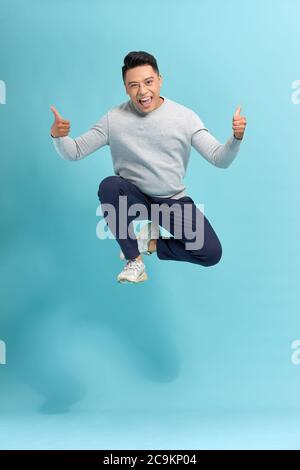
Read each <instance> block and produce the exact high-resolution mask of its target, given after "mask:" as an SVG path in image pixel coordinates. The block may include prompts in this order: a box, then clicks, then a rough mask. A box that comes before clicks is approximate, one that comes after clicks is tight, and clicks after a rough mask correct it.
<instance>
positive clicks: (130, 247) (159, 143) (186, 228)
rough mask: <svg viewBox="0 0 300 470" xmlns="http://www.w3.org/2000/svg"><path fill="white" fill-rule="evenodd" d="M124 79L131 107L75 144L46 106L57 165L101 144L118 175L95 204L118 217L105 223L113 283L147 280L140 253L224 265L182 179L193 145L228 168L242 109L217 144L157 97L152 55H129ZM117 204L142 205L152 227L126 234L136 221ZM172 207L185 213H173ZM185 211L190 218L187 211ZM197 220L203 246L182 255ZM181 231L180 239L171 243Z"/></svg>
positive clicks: (187, 114) (191, 117) (114, 111)
mask: <svg viewBox="0 0 300 470" xmlns="http://www.w3.org/2000/svg"><path fill="white" fill-rule="evenodd" d="M122 77H123V83H124V86H125V90H126V94H127V95H129V97H130V100H129V101H126V102H124V103H122V104H120V105H119V106H115V107H113V108H111V109H110V110H109V111H108V112H107V113H106V114H105V115H104V116H103V117H102V118H101V119H100V120H99V121H98V122H97V123H96V124H95V125H94V126H93V127H91V128H90V130H88V131H87V132H85V133H84V134H81V135H80V136H78V137H76V138H75V139H73V138H71V137H69V135H68V134H69V132H70V121H68V120H66V119H63V118H62V116H61V115H60V114H59V112H58V111H57V110H56V108H55V107H54V106H51V110H52V112H53V113H54V118H55V120H54V123H53V125H52V127H51V137H52V138H53V143H54V147H55V149H56V151H57V152H58V154H59V155H60V156H61V157H62V158H64V159H66V160H73V161H77V160H80V159H82V158H84V157H86V156H87V155H89V154H91V153H93V152H95V151H96V150H97V149H99V148H101V147H103V146H105V145H109V146H110V151H111V156H112V160H113V166H114V173H115V175H113V176H108V177H107V178H105V179H104V180H103V181H102V182H101V183H100V186H99V190H98V197H99V200H100V202H101V206H102V207H103V208H104V207H105V208H106V207H108V206H109V205H110V206H111V207H113V208H114V210H115V214H116V218H115V220H114V221H113V219H112V217H110V216H109V214H108V211H106V212H107V213H106V215H104V217H105V220H106V223H107V225H108V227H109V228H110V230H111V232H112V233H113V235H114V236H115V238H116V240H117V242H118V243H119V245H120V247H121V255H120V256H121V258H123V259H125V260H126V264H125V266H124V269H123V270H122V272H121V273H120V274H119V275H118V277H117V280H118V281H119V282H140V281H144V280H146V279H147V274H146V270H145V264H144V262H143V259H142V254H148V255H149V254H152V253H153V252H156V254H157V256H158V258H159V259H162V260H174V261H187V262H190V263H195V264H200V265H202V266H212V265H214V264H216V263H218V262H219V260H220V259H221V255H222V247H221V243H220V241H219V239H218V237H217V235H216V233H215V232H214V230H213V228H212V226H211V225H210V223H209V221H208V220H207V218H206V217H205V216H204V214H202V213H201V212H200V210H199V209H198V208H197V206H196V204H195V203H194V201H193V199H192V198H190V197H189V196H187V195H186V192H185V186H184V184H183V178H184V176H185V173H186V170H187V166H188V161H189V156H190V152H191V146H192V147H193V148H195V149H196V150H197V151H198V152H199V153H200V154H201V155H202V156H203V157H204V158H205V159H206V160H207V161H208V162H210V163H212V164H213V165H215V166H217V167H219V168H227V167H228V166H229V165H230V164H231V162H232V161H233V160H234V158H235V157H236V155H237V153H238V151H239V148H240V144H241V140H242V139H243V135H244V131H245V128H246V124H247V123H246V118H245V117H243V116H241V115H240V112H241V107H240V106H239V107H238V108H237V109H236V111H235V113H234V116H233V119H232V129H233V135H232V136H231V137H230V138H229V139H228V140H227V142H226V143H225V144H221V143H219V142H218V141H217V139H216V138H215V137H214V136H213V135H211V134H210V132H209V131H208V129H207V128H206V127H205V126H204V124H203V122H202V120H201V119H200V118H199V116H198V115H197V114H196V113H195V112H194V111H192V110H191V109H189V108H187V107H185V106H183V105H181V104H179V103H176V102H175V101H173V100H170V99H169V98H166V97H165V96H161V95H160V88H161V86H162V76H161V75H160V73H159V69H158V66H157V62H156V59H155V57H153V55H151V54H149V53H147V52H144V51H138V52H136V51H133V52H130V53H128V54H127V55H126V57H125V58H124V65H123V67H122ZM122 198H123V199H124V198H126V200H127V204H128V206H133V205H136V204H139V205H142V206H143V207H145V208H146V210H147V213H148V214H149V217H148V220H150V222H149V223H148V224H147V225H145V226H144V227H143V228H142V230H141V231H140V234H139V235H138V236H137V237H135V235H134V234H133V235H129V230H130V227H131V226H132V223H133V220H135V219H136V218H137V214H135V215H130V214H129V211H128V212H126V213H122V207H123V206H122V203H121V201H122ZM153 206H156V207H158V208H159V209H160V208H161V209H162V210H161V211H159V214H158V219H157V220H156V221H155V222H154V221H153V222H151V215H150V211H151V208H152V207H153ZM175 206H176V208H177V209H178V208H179V209H182V211H180V210H179V211H178V210H177V211H176V210H175ZM186 208H188V209H189V211H185V209H186ZM166 212H167V213H168V216H169V218H168V224H167V225H168V226H167V227H166V226H165V220H166V217H164V215H165V213H166ZM186 212H188V215H186ZM182 213H184V214H185V216H184V217H182ZM119 216H121V217H119ZM199 216H201V217H200V218H201V220H202V221H203V224H202V231H203V243H202V244H201V247H199V246H196V247H194V246H191V244H190V245H189V248H187V246H188V245H187V242H191V239H192V238H191V237H190V236H187V235H186V233H187V232H189V233H194V234H195V238H197V233H198V232H199V227H198V225H197V220H198V219H199ZM122 217H123V221H124V219H125V226H126V236H121V227H120V222H119V221H120V220H121V219H122ZM160 226H161V227H164V228H167V230H168V231H169V232H170V234H171V235H172V236H173V237H172V236H171V237H163V236H162V235H161V232H160ZM178 231H179V232H180V234H181V235H180V236H176V233H178Z"/></svg>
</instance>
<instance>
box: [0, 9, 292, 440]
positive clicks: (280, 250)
mask: <svg viewBox="0 0 300 470" xmlns="http://www.w3.org/2000/svg"><path fill="white" fill-rule="evenodd" d="M143 18H144V19H143ZM299 20H300V4H299V2H298V1H296V0H294V1H293V0H289V1H286V2H282V1H281V2H280V1H276V0H272V1H268V0H263V1H258V0H256V1H254V0H252V1H251V2H250V1H249V2H241V1H237V0H230V1H228V2H221V1H214V2H211V1H208V0H202V1H199V0H197V1H196V0H187V1H185V2H180V1H178V0H176V1H158V0H152V1H151V2H140V1H133V0H132V1H128V0H127V1H121V0H112V1H111V0H110V1H96V0H89V1H83V0H81V1H79V0H78V1H76V0H73V1H71V0H61V1H58V0H56V1H54V0H51V1H37V0H27V1H21V0H19V1H16V0H9V1H8V0H7V1H5V0H2V1H1V8H0V57H1V59H0V80H3V81H4V82H5V83H6V87H7V90H6V91H7V96H6V104H5V105H0V136H1V187H0V190H1V232H0V233H1V264H0V269H1V319H0V339H2V340H4V341H5V342H6V346H7V364H6V365H0V381H1V385H0V414H1V416H0V417H1V420H0V423H1V424H0V426H1V428H0V448H2V449H3V448H5V449H8V448H25V449H26V448H27V449H28V448H34V449H37V448H99V449H100V448H109V449H113V448H123V449H125V448H129V449H130V448H131V449H134V448H147V449H155V448H161V449H162V448H165V449H166V448H170V449H172V448H173V449H175V448H180V449H183V448H186V449H188V448H207V449H209V448H298V449H299V447H300V445H299V442H300V441H299V437H300V429H299V418H300V413H299V411H300V410H299V390H300V365H298V366H297V365H294V364H293V363H292V361H291V355H292V349H291V343H292V341H293V340H295V339H299V337H300V323H299V312H300V300H299V262H300V255H299V245H300V242H299V233H300V224H299V196H300V189H299V169H300V163H299V162H300V159H299V143H300V135H299V121H300V105H296V104H293V103H292V100H291V95H292V92H293V90H292V88H291V84H292V82H293V81H294V80H296V79H299V78H300V77H299V73H300V72H299V65H300V61H299ZM131 50H145V51H148V52H150V53H151V54H153V55H154V56H155V57H156V59H157V61H158V65H159V68H160V72H161V74H162V76H163V78H164V83H163V87H162V89H161V94H162V95H164V96H167V97H168V98H170V99H172V100H174V101H177V102H179V103H182V104H183V105H185V106H188V107H190V108H192V109H193V110H194V111H195V112H196V113H197V114H198V115H199V116H200V117H201V119H202V120H203V121H204V123H205V124H206V126H207V127H208V129H209V130H210V132H211V133H212V134H213V135H214V136H215V137H217V138H218V139H219V140H220V141H221V142H225V141H226V140H227V138H228V137H229V136H230V135H231V132H232V131H231V120H232V115H233V113H234V111H235V109H236V107H237V105H239V104H241V105H242V115H245V116H246V117H247V121H248V126H247V129H246V134H245V140H244V141H243V142H242V145H241V149H240V153H239V155H238V156H237V158H236V160H235V161H234V162H233V163H232V165H231V166H230V167H229V168H228V169H226V170H223V169H219V168H216V167H214V166H213V165H210V164H209V163H208V162H207V161H206V160H204V159H203V158H202V157H201V155H199V154H198V153H197V152H196V151H195V150H192V154H191V160H190V165H189V169H188V173H187V176H186V178H185V182H186V186H187V189H188V193H189V195H190V196H191V197H193V198H194V200H195V202H197V203H203V204H204V206H205V214H206V216H207V217H208V219H209V220H210V222H211V224H212V225H213V227H214V229H215V231H216V232H217V234H218V236H219V238H220V240H221V243H222V246H223V257H222V259H221V261H220V263H219V264H218V265H216V266H213V267H210V268H205V267H201V266H197V265H191V264H188V263H180V262H177V263H176V262H166V261H159V260H158V259H157V258H151V259H150V260H149V259H148V258H147V271H148V275H149V281H148V282H146V283H144V284H141V285H136V286H134V285H120V284H118V283H116V282H115V278H116V275H117V274H118V272H119V271H120V269H121V267H122V264H121V263H120V260H119V258H118V252H119V250H118V246H117V244H116V242H115V241H114V240H104V241H103V240H99V239H98V238H97V237H96V225H97V223H98V221H99V218H98V217H97V216H96V209H97V206H98V199H97V190H98V185H99V183H100V181H101V180H102V179H103V178H104V177H105V176H108V175H110V174H112V173H113V170H112V163H111V159H110V153H109V147H105V148H104V149H101V150H99V151H97V152H96V153H95V154H93V155H91V156H89V157H88V158H86V159H84V160H82V161H80V162H76V163H71V162H67V161H64V160H63V159H61V158H60V157H59V156H58V155H57V154H56V153H55V151H54V148H53V146H52V142H51V139H50V137H49V129H50V126H51V124H52V113H51V111H50V106H51V105H52V104H53V105H55V106H56V107H57V109H58V110H59V111H60V112H61V114H62V115H63V116H64V117H65V118H66V119H70V121H71V126H72V132H71V135H72V136H73V137H75V136H77V135H79V134H80V133H82V132H84V131H86V130H87V129H89V127H90V126H91V125H92V124H94V122H96V121H97V120H98V119H99V118H100V117H101V116H102V115H103V114H104V113H105V112H107V110H108V109H110V108H111V107H113V106H115V105H118V104H120V103H122V102H124V101H126V100H127V99H128V96H127V95H126V94H125V89H124V85H123V82H122V79H121V67H122V64H123V58H124V56H125V55H126V54H127V53H128V52H129V51H131ZM72 403H73V404H72ZM69 405H70V406H69ZM66 409H69V411H68V412H66V413H64V411H66Z"/></svg>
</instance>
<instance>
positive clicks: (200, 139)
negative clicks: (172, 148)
mask: <svg viewBox="0 0 300 470" xmlns="http://www.w3.org/2000/svg"><path fill="white" fill-rule="evenodd" d="M190 122H191V145H192V147H194V148H195V149H196V150H197V151H198V152H199V153H200V154H201V155H202V157H204V158H205V159H206V160H207V161H208V162H210V163H211V164H212V165H215V166H217V167H219V168H227V167H228V166H229V165H230V164H231V163H232V161H233V160H234V159H235V157H236V155H237V154H238V151H239V148H240V144H241V140H238V139H236V138H235V137H234V136H233V135H232V136H231V137H230V138H229V139H228V140H227V141H226V142H225V144H221V143H220V142H219V141H218V140H217V139H216V138H215V137H214V136H213V135H212V134H210V132H209V131H208V129H207V128H206V127H205V126H204V124H203V122H202V121H201V119H200V118H199V117H198V116H197V114H196V113H193V116H192V118H191V121H190Z"/></svg>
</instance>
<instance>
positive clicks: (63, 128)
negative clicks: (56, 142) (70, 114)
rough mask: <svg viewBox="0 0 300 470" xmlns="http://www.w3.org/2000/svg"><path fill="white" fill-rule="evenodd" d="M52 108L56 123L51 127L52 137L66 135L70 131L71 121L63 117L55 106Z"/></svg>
mask: <svg viewBox="0 0 300 470" xmlns="http://www.w3.org/2000/svg"><path fill="white" fill-rule="evenodd" d="M50 109H51V111H52V112H53V114H54V123H53V124H52V127H51V135H52V137H65V136H66V135H68V134H69V132H70V121H67V120H66V119H63V118H62V117H61V115H60V114H59V112H58V111H57V109H56V108H55V107H54V106H51V107H50Z"/></svg>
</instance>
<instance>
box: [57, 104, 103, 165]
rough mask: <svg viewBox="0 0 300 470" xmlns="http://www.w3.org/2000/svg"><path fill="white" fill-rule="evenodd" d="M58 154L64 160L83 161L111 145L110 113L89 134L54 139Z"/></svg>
mask: <svg viewBox="0 0 300 470" xmlns="http://www.w3.org/2000/svg"><path fill="white" fill-rule="evenodd" d="M52 141H53V145H54V148H55V150H56V152H57V153H58V154H59V155H60V156H61V157H62V158H63V159H64V160H71V161H76V160H81V159H82V158H85V157H87V156H88V155H90V154H91V153H93V152H95V151H96V150H98V149H99V148H101V147H104V146H105V145H109V127H108V113H106V114H105V115H104V116H103V117H102V118H101V119H100V120H99V121H98V122H97V123H96V124H95V125H94V126H92V127H91V128H90V129H89V130H88V131H87V132H85V133H84V134H81V135H80V136H78V137H76V138H75V139H72V137H69V136H65V137H52Z"/></svg>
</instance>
